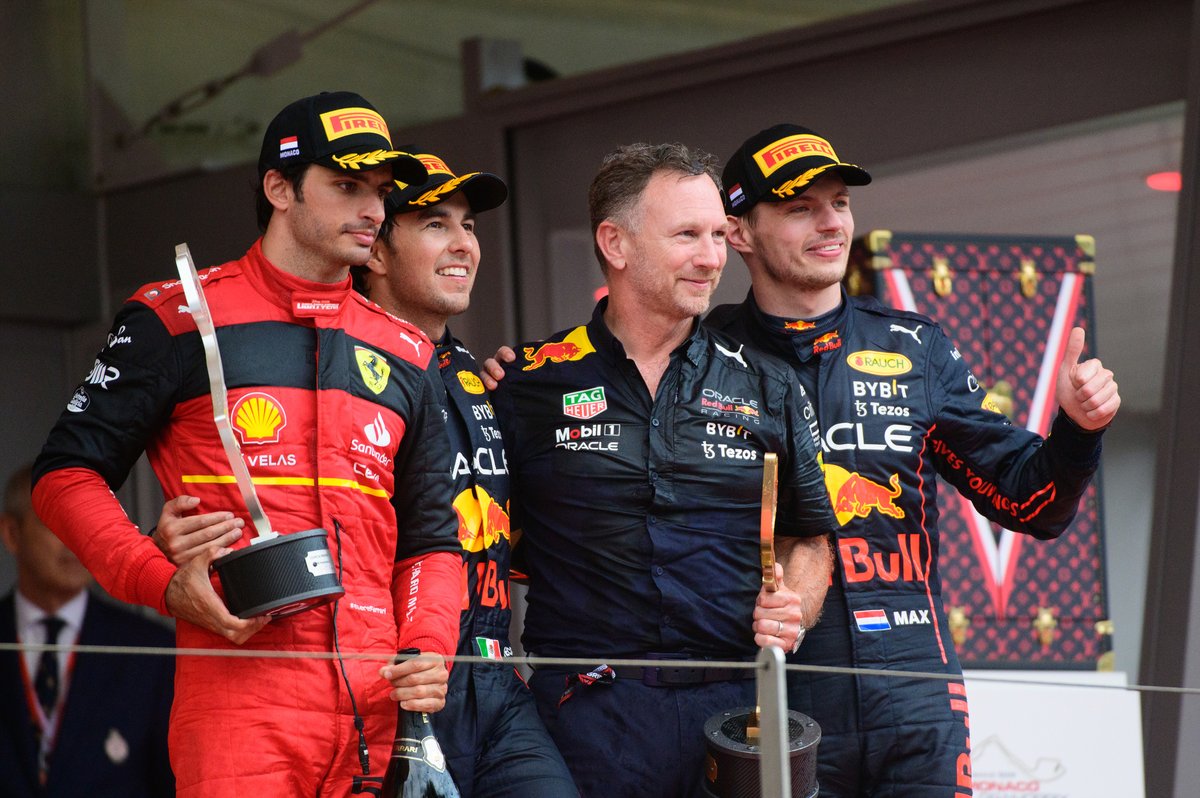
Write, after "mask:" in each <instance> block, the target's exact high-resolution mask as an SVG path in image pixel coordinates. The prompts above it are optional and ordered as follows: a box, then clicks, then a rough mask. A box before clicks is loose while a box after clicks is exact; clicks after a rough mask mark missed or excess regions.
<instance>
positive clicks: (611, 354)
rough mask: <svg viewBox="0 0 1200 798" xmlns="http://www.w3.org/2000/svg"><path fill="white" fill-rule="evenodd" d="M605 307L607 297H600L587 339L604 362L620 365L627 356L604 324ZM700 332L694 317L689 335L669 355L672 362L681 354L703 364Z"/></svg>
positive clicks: (706, 349) (620, 344)
mask: <svg viewBox="0 0 1200 798" xmlns="http://www.w3.org/2000/svg"><path fill="white" fill-rule="evenodd" d="M607 307H608V297H602V298H601V299H600V301H599V302H597V303H596V307H595V308H594V309H593V310H592V320H591V321H589V322H588V324H587V331H588V338H590V339H591V341H592V345H593V346H595V347H596V351H597V352H598V353H600V355H601V356H602V357H603V358H604V359H605V360H608V361H609V362H612V363H622V362H624V361H626V360H628V359H629V355H627V354H626V353H625V345H624V344H622V343H621V341H620V340H619V339H617V337H616V336H614V335H613V334H612V331H611V330H609V329H608V325H607V324H606V323H605V322H604V311H605V309H606V308H607ZM701 330H702V328H701V325H700V317H699V316H696V317H695V318H694V319H692V331H691V333H689V334H688V337H687V338H686V339H684V342H683V343H682V344H680V345H679V346H678V347H676V348H675V351H673V352H672V353H671V359H672V360H674V359H675V357H676V356H677V355H680V354H682V355H684V356H686V357H687V359H688V360H690V361H691V362H692V364H693V365H697V366H698V365H700V364H701V363H703V362H704V357H705V354H706V353H707V351H708V347H707V344H706V343H705V340H706V339H705V337H704V335H703V334H702V333H701Z"/></svg>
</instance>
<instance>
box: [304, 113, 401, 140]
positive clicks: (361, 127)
mask: <svg viewBox="0 0 1200 798" xmlns="http://www.w3.org/2000/svg"><path fill="white" fill-rule="evenodd" d="M321 126H322V127H324V128H325V138H326V139H328V140H329V141H336V140H337V139H340V138H342V137H343V136H353V135H354V134H355V133H377V134H379V135H380V136H383V137H384V138H386V139H387V140H388V141H391V136H390V135H389V134H388V128H387V123H386V122H384V121H383V117H382V116H380V115H379V114H377V113H375V112H374V111H372V110H371V109H370V108H339V109H337V110H336V111H326V112H325V113H323V114H321Z"/></svg>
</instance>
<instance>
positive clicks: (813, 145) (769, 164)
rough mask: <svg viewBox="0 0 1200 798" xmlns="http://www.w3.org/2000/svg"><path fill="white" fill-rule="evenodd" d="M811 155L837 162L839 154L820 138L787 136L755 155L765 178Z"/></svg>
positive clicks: (755, 159) (805, 135)
mask: <svg viewBox="0 0 1200 798" xmlns="http://www.w3.org/2000/svg"><path fill="white" fill-rule="evenodd" d="M810 155H822V156H824V157H826V158H831V159H833V160H835V161H837V160H838V157H837V153H835V152H834V151H833V147H832V146H830V144H829V142H828V141H826V140H825V139H823V138H821V137H820V136H810V135H808V134H802V135H797V136H787V137H785V138H781V139H779V140H778V141H774V142H772V143H770V144H768V145H767V146H765V147H763V148H762V149H761V150H759V151H758V152H756V153H754V162H755V163H757V164H758V168H759V170H761V171H762V175H763V177H769V176H770V175H771V174H772V173H774V172H776V171H777V170H779V169H780V168H782V167H783V166H784V165H786V164H788V163H790V162H792V161H794V160H796V159H797V158H806V157H808V156H810Z"/></svg>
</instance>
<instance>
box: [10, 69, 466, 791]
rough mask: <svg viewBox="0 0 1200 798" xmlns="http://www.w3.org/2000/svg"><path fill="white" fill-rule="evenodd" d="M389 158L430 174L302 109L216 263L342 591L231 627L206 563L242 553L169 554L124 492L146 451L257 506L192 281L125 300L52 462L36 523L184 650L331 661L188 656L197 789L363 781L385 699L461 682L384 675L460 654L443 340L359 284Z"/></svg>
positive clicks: (313, 106) (51, 442)
mask: <svg viewBox="0 0 1200 798" xmlns="http://www.w3.org/2000/svg"><path fill="white" fill-rule="evenodd" d="M350 117H353V118H354V119H356V120H358V121H359V122H360V123H361V124H358V125H357V127H350V126H346V125H345V124H344V121H345V119H346V118H350ZM330 120H332V121H330ZM339 125H341V126H342V127H339ZM345 130H350V131H351V132H348V133H347V132H344V131H345ZM355 130H357V131H365V132H354V131H355ZM331 131H332V132H331ZM339 131H343V132H341V133H340V134H339ZM288 157H293V158H295V159H296V160H295V163H297V164H299V165H301V169H300V170H299V173H298V174H297V172H296V171H295V170H294V169H293V171H292V172H291V174H290V176H289V175H288V174H287V173H286V172H287V170H289V169H291V168H292V163H283V162H281V159H285V158H288ZM393 165H395V167H396V172H397V174H398V175H400V174H403V175H406V177H405V178H404V179H413V180H421V179H423V174H424V169H423V167H420V165H419V163H418V162H416V161H415V160H413V159H411V158H409V157H408V156H406V155H405V154H403V153H400V152H398V151H396V150H393V149H392V147H391V144H390V142H389V140H388V138H387V134H386V126H385V125H383V120H382V119H381V118H380V117H379V116H378V114H377V113H375V111H374V110H373V109H371V108H370V106H369V105H368V104H367V103H366V101H365V100H363V99H362V98H361V97H359V96H357V95H353V94H349V93H345V92H339V93H333V94H322V95H318V96H315V97H309V98H305V99H303V100H300V101H297V102H296V103H293V104H292V105H290V106H288V107H287V108H285V109H284V110H283V111H282V112H280V114H279V116H277V117H276V119H275V121H274V122H272V124H271V126H269V127H268V129H267V134H266V138H265V140H264V147H263V154H262V156H261V157H260V175H262V177H263V182H262V187H263V198H265V200H266V201H267V202H268V203H270V207H269V208H268V209H267V211H266V215H265V220H264V218H263V215H262V214H260V222H264V221H265V227H266V232H265V233H264V236H263V238H262V239H260V240H259V241H258V242H256V243H255V244H254V245H253V246H252V247H251V248H250V250H249V252H247V253H246V255H244V256H243V257H242V258H241V259H239V260H236V261H232V262H230V263H225V264H222V265H220V266H217V267H213V268H211V269H208V270H206V271H204V272H203V273H202V276H201V280H202V282H203V286H204V291H205V295H206V297H207V300H208V304H209V307H210V309H211V312H212V316H213V321H214V324H215V326H216V328H217V337H218V339H219V342H220V346H221V352H222V359H223V361H224V376H225V380H226V383H227V385H228V388H229V402H230V404H229V407H228V411H229V416H230V420H231V422H232V425H233V427H234V431H235V434H236V436H237V438H238V442H239V444H240V446H241V452H242V456H243V458H244V460H245V462H246V465H247V467H248V470H249V473H250V475H251V477H252V479H253V481H254V483H255V485H256V490H257V492H258V496H259V499H260V501H261V502H262V505H263V508H264V510H265V513H266V515H267V517H268V518H269V519H270V521H271V523H272V525H273V526H274V529H275V530H276V531H278V532H280V533H289V532H298V531H303V530H308V529H313V528H323V529H325V530H326V531H327V532H328V543H329V548H330V551H331V554H332V557H333V564H334V567H335V569H336V570H337V572H338V574H339V576H340V581H341V584H342V585H343V587H344V588H345V591H346V592H345V595H344V596H343V597H342V598H341V599H340V600H338V601H337V602H335V603H333V604H325V605H323V606H320V607H317V608H315V609H309V610H307V611H304V612H301V613H299V614H296V615H292V616H289V617H285V618H278V619H272V620H271V621H270V622H267V621H266V619H265V618H257V619H249V620H241V619H238V618H236V617H233V616H232V615H231V614H229V612H228V611H227V610H226V609H225V608H224V605H223V604H222V602H221V600H220V598H219V595H218V593H217V592H215V590H216V587H217V581H216V579H215V577H213V578H211V579H210V577H209V575H208V567H209V565H210V563H211V562H212V560H213V559H214V558H215V557H217V556H218V555H219V554H221V553H223V552H224V551H227V550H226V549H217V548H215V547H211V548H209V549H208V550H207V551H205V553H204V554H202V555H201V556H196V557H194V558H193V559H191V560H190V561H189V562H188V563H187V564H186V565H184V566H181V567H179V568H176V567H175V566H173V565H172V564H171V562H170V561H169V560H168V559H167V557H166V556H165V555H164V554H163V553H161V552H160V551H159V549H158V548H157V547H156V546H155V544H154V542H153V541H152V540H151V539H150V538H148V537H145V536H143V535H141V534H139V532H138V530H137V528H136V527H135V526H134V525H133V524H132V523H131V522H130V521H129V520H128V519H127V518H126V517H125V515H124V513H123V511H122V510H121V507H120V505H119V504H117V502H116V500H115V498H114V497H113V495H112V493H111V492H110V488H112V489H115V488H116V487H117V486H119V485H120V484H121V483H122V482H123V481H124V479H125V478H126V476H127V474H128V472H129V470H130V469H131V467H132V466H133V464H134V461H135V460H136V459H137V458H138V456H139V455H140V454H141V453H142V451H143V450H145V452H146V454H147V455H148V457H149V460H150V463H151V465H152V466H153V468H154V471H155V474H156V475H157V477H158V479H159V482H160V484H161V485H162V488H163V491H164V493H165V494H166V495H167V496H170V497H174V496H179V495H182V494H190V495H192V496H195V497H198V498H199V500H200V502H199V508H200V509H201V510H216V509H226V508H227V509H230V510H235V511H236V512H238V513H239V514H242V515H243V516H244V513H245V510H244V505H243V502H242V500H241V498H240V494H239V493H238V490H237V488H236V486H235V484H234V480H233V478H232V476H231V469H230V465H229V463H228V461H227V460H226V457H225V454H224V451H223V448H222V445H221V443H220V441H219V438H218V435H217V429H216V426H215V424H214V421H213V409H212V404H211V398H210V395H209V384H208V378H207V373H206V370H205V361H204V355H203V352H202V349H201V341H200V337H199V334H198V332H197V329H196V325H195V322H194V321H193V319H192V317H191V316H190V315H189V314H188V313H187V304H186V300H185V299H184V296H183V292H182V288H181V286H180V284H179V282H178V281H170V282H166V283H158V284H151V285H147V286H144V287H143V288H141V289H139V290H138V291H137V292H136V293H135V294H134V295H133V296H132V297H131V298H130V300H129V301H128V302H127V303H126V305H125V306H124V308H123V309H122V310H121V312H120V313H119V314H118V316H117V318H116V320H115V322H114V323H113V326H112V328H111V331H110V333H109V335H108V342H107V346H105V347H104V349H103V350H102V351H101V352H100V354H99V355H98V356H97V358H96V361H95V365H94V367H93V368H92V370H91V373H90V374H89V375H88V376H87V378H86V379H85V381H84V382H83V383H82V384H81V385H80V386H79V388H78V389H77V390H76V391H75V394H74V396H73V397H72V398H71V400H70V402H69V403H68V405H67V408H66V411H65V412H64V413H63V414H62V416H61V417H60V419H59V421H58V423H57V425H56V426H55V427H54V429H53V431H52V432H51V433H50V437H49V439H48V441H47V443H46V445H45V448H44V449H43V451H42V454H41V456H40V457H39V459H38V462H37V466H36V473H35V478H36V479H37V482H36V486H35V489H34V503H35V507H36V509H37V511H38V513H39V515H40V516H41V517H42V518H43V519H44V520H45V521H46V523H47V525H48V526H50V527H51V528H52V529H53V530H54V531H55V533H56V534H58V535H59V536H60V537H61V538H63V540H64V541H65V542H66V543H67V545H68V546H69V547H70V548H71V549H72V550H73V551H74V552H75V553H76V554H77V555H78V556H79V557H80V559H81V560H82V561H83V562H84V564H85V565H87V566H88V568H89V569H90V570H91V571H92V572H93V574H94V575H95V576H96V577H97V579H98V580H99V582H100V583H101V584H102V585H103V586H104V588H105V589H106V590H108V591H109V592H110V593H111V594H113V595H114V596H116V597H117V598H119V599H122V600H124V601H130V602H136V603H139V604H144V605H146V606H149V607H153V608H155V609H157V610H158V611H159V612H162V613H164V614H171V615H174V616H175V617H176V621H177V623H176V633H177V640H178V644H179V646H180V647H181V648H187V649H206V650H216V651H217V652H220V651H230V650H236V651H237V652H238V653H243V652H245V651H246V650H264V651H269V652H293V653H303V652H311V653H317V654H322V655H323V656H321V657H308V658H305V657H300V658H255V657H233V656H202V655H195V656H180V657H179V658H178V664H177V666H176V689H175V703H174V707H173V710H172V716H171V728H170V750H171V761H172V766H173V768H174V770H175V773H176V776H177V783H178V790H179V794H180V795H204V796H213V795H221V796H225V795H228V796H234V795H250V794H265V795H302V794H303V795H322V796H326V795H348V794H350V793H351V792H352V791H353V792H360V791H361V790H362V789H363V788H364V786H366V785H369V784H370V782H371V781H372V780H374V781H375V782H376V783H378V778H377V776H378V775H379V774H382V771H383V768H384V767H385V766H386V764H387V762H388V757H389V751H390V744H391V740H392V737H393V734H394V730H395V725H396V705H395V704H394V703H393V702H392V701H390V700H388V699H389V696H390V697H393V698H395V697H402V698H403V697H406V698H409V699H412V698H414V697H416V696H427V697H428V699H427V700H428V701H429V703H428V706H429V708H430V709H435V708H437V707H438V706H440V703H441V696H444V690H445V670H444V666H443V665H442V664H441V663H440V662H438V663H437V664H436V667H429V666H426V665H416V664H414V662H416V661H413V662H409V663H405V664H404V666H399V665H396V666H385V667H383V668H382V669H381V663H382V662H386V660H387V659H388V658H389V656H390V655H392V654H394V653H395V651H396V650H397V648H404V647H415V648H419V649H422V650H424V651H431V652H435V653H437V654H441V655H450V654H453V652H454V648H455V641H456V638H457V616H458V606H457V600H458V591H457V588H458V578H459V577H458V554H457V551H458V548H459V547H458V541H457V538H456V535H455V530H456V524H455V521H454V515H453V511H452V509H451V496H450V483H449V481H448V480H447V478H446V474H447V471H448V468H449V450H448V442H447V439H446V435H445V431H444V428H443V424H442V419H441V411H440V410H439V408H438V405H437V403H436V400H435V399H434V397H433V394H432V386H431V383H430V381H429V380H428V378H427V376H426V374H425V369H426V367H427V366H428V364H429V361H430V356H431V353H432V347H431V345H430V342H429V340H428V339H427V338H426V337H425V336H424V335H422V333H421V332H420V330H418V329H417V328H416V327H413V326H411V325H408V324H405V323H403V322H400V321H399V320H397V319H395V318H394V317H391V316H389V315H388V314H386V313H385V312H383V311H382V310H381V309H379V308H377V307H375V306H372V305H371V304H370V303H368V302H366V301H365V300H363V299H362V298H361V297H359V296H358V295H357V294H356V293H355V292H353V291H352V290H351V287H350V280H349V277H348V267H349V265H351V264H352V263H356V262H357V263H361V262H365V260H366V258H367V257H368V256H369V253H370V245H371V243H372V242H373V240H374V236H375V232H376V231H377V229H378V225H379V223H380V221H381V220H382V215H383V204H382V197H383V195H384V194H385V193H386V191H387V188H388V187H390V185H391V177H392V167H393ZM367 166H371V167H384V166H386V167H387V168H378V169H372V170H369V171H368V170H366V169H365V167H367ZM397 517H399V518H400V519H402V521H401V525H400V529H401V532H400V533H399V534H397ZM246 542H247V541H246V540H242V541H240V543H239V544H238V545H245V543H246ZM243 643H244V645H243ZM330 652H341V653H349V652H370V653H372V654H375V655H377V657H376V658H374V659H353V658H346V659H344V660H343V659H342V657H341V656H340V654H339V655H338V656H337V658H336V659H330V658H329V656H328V655H329V653H330ZM381 676H382V677H384V678H381ZM389 680H391V683H390V684H389ZM414 680H415V682H418V683H420V684H419V686H417V687H414V686H413V685H414ZM414 690H415V693H414ZM422 706H425V705H422ZM368 751H369V757H368ZM368 761H369V764H370V766H373V767H374V769H375V774H376V777H369V776H367V774H368V767H369V764H368ZM364 776H367V778H365V779H364Z"/></svg>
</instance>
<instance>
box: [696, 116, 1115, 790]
mask: <svg viewBox="0 0 1200 798" xmlns="http://www.w3.org/2000/svg"><path fill="white" fill-rule="evenodd" d="M869 181H870V176H869V175H867V173H866V172H864V171H863V170H862V169H860V168H858V167H857V166H854V165H852V164H847V163H843V162H841V161H840V160H838V158H837V156H836V154H835V153H834V150H833V147H832V146H831V145H830V144H829V142H828V141H827V140H825V139H823V138H821V137H820V136H818V135H817V134H815V133H813V132H812V131H811V130H807V129H805V128H801V127H797V126H795V125H777V126H775V127H772V128H769V129H767V130H764V131H762V132H760V133H758V134H756V135H755V136H753V137H751V138H750V139H749V140H748V141H747V142H746V143H745V144H743V145H742V147H741V148H740V149H739V150H738V151H737V152H736V153H735V154H734V155H733V157H732V158H731V159H730V161H729V163H728V164H727V165H726V167H725V173H724V183H725V192H726V209H727V210H728V212H729V213H730V216H731V221H732V223H733V225H734V226H733V228H732V229H731V230H730V234H729V241H730V244H732V245H733V247H734V248H735V249H736V250H738V252H740V253H741V254H742V256H743V258H744V259H745V261H746V264H747V266H748V268H749V269H750V274H751V278H752V282H753V289H752V291H751V294H750V296H749V297H747V299H746V301H745V302H744V303H742V304H741V305H737V306H732V305H726V306H722V307H720V308H717V309H715V310H714V311H713V312H712V313H711V314H710V315H709V317H708V319H707V323H708V324H710V325H712V326H714V327H716V328H717V329H720V330H722V331H724V332H726V333H728V334H730V335H732V336H733V337H735V338H737V339H738V340H740V341H743V342H745V343H746V344H748V345H750V346H753V347H757V348H758V349H761V350H762V351H765V352H769V353H771V354H774V355H777V356H780V357H782V358H783V359H785V360H787V361H788V362H789V363H790V364H791V366H792V369H793V371H794V372H795V374H796V377H797V379H798V380H799V381H800V383H801V384H802V385H803V386H804V388H805V391H806V393H807V394H808V396H809V397H810V398H811V399H812V401H813V402H814V403H815V406H816V414H815V418H816V422H814V424H813V427H812V431H813V435H814V440H815V441H816V442H817V444H818V449H819V450H820V451H821V453H822V456H823V460H824V470H825V481H826V485H827V486H828V488H829V490H830V494H831V496H832V499H833V505H834V507H833V509H834V513H835V514H836V516H837V520H838V525H839V526H838V530H837V532H836V534H835V537H836V546H837V552H836V555H837V556H836V564H835V567H834V574H835V575H834V578H833V584H832V586H831V587H830V589H829V592H828V594H827V595H826V599H825V605H824V610H823V615H822V617H821V622H820V623H819V624H816V625H815V626H814V625H813V624H814V623H815V622H816V618H808V619H806V625H807V626H809V627H812V628H811V629H810V630H809V632H808V634H807V637H806V638H805V640H804V643H803V645H801V647H800V649H799V651H798V653H797V654H795V655H792V656H791V657H789V662H791V663H799V664H806V665H823V666H838V667H846V666H855V667H862V668H872V669H887V670H898V671H905V670H907V671H931V672H938V673H948V674H959V673H961V669H960V667H959V664H958V658H957V656H956V655H955V651H954V645H953V642H952V641H951V639H950V634H949V630H948V629H947V624H946V616H945V612H944V610H943V607H942V599H941V585H940V582H939V579H938V569H937V556H938V526H937V512H938V508H937V501H936V490H937V481H936V479H935V475H940V476H942V477H943V478H945V480H946V481H947V482H949V483H950V484H951V485H953V486H954V487H955V488H957V489H958V490H959V491H960V492H961V493H962V494H963V496H964V497H966V498H967V499H969V500H970V501H971V502H972V503H973V504H974V505H975V507H976V508H977V509H978V510H979V512H980V513H982V514H983V515H984V516H986V517H988V518H990V519H992V520H994V521H996V522H997V523H1000V524H1002V525H1003V526H1005V527H1007V528H1009V529H1012V530H1015V531H1017V532H1024V533H1027V534H1030V535H1033V536H1034V537H1037V538H1041V539H1047V538H1053V537H1056V536H1058V535H1059V534H1061V533H1062V532H1063V531H1064V530H1065V529H1066V528H1067V526H1068V525H1069V524H1070V522H1071V519H1072V518H1073V517H1074V515H1075V510H1076V506H1077V504H1078V502H1079V499H1080V496H1081V495H1082V494H1083V491H1084V489H1085V488H1086V487H1087V484H1088V482H1089V480H1090V479H1091V476H1092V474H1093V473H1094V472H1095V470H1096V467H1097V465H1098V463H1099V459H1100V437H1101V435H1100V431H1101V430H1103V428H1104V427H1105V426H1107V425H1108V423H1109V422H1110V421H1111V419H1112V417H1113V415H1114V414H1115V413H1116V410H1117V407H1118V406H1119V404H1120V397H1119V396H1118V394H1117V386H1116V383H1114V382H1113V380H1112V373H1111V372H1110V371H1107V370H1106V369H1104V368H1103V367H1102V366H1101V364H1100V363H1099V361H1096V360H1090V361H1087V362H1084V363H1077V362H1076V361H1077V360H1078V359H1079V356H1080V352H1081V350H1082V348H1083V331H1082V330H1075V331H1074V333H1073V334H1072V338H1071V343H1070V344H1069V345H1068V347H1067V352H1066V355H1065V357H1064V361H1063V364H1062V365H1061V366H1060V369H1059V375H1058V387H1057V392H1056V398H1057V399H1058V402H1059V404H1060V406H1061V412H1060V413H1059V415H1058V418H1057V419H1056V420H1055V422H1054V424H1053V427H1052V429H1051V431H1050V434H1049V436H1048V437H1047V438H1046V439H1044V440H1043V439H1042V438H1040V437H1039V436H1037V435H1035V434H1033V433H1032V432H1028V431H1026V430H1024V429H1020V428H1017V427H1014V426H1013V425H1012V424H1011V423H1009V421H1008V419H1006V418H1005V417H1004V416H1002V415H1000V414H998V413H996V412H993V411H992V410H990V409H988V407H987V406H986V405H985V402H984V398H985V395H986V391H984V390H982V389H981V388H980V386H979V383H978V382H977V381H976V380H975V378H974V377H973V376H972V375H971V373H970V371H969V370H968V368H967V365H966V364H965V363H964V362H963V361H962V358H961V357H960V355H959V353H958V351H957V350H956V349H955V348H954V346H953V345H952V344H951V343H950V341H949V340H948V339H947V338H946V336H945V334H944V333H943V332H942V330H941V328H940V327H939V326H938V325H937V324H936V323H934V322H933V321H932V320H930V319H928V318H926V317H924V316H921V315H918V314H916V313H908V312H904V311H899V310H893V309H890V308H885V307H883V306H881V305H880V304H879V303H878V302H875V301H874V300H871V299H859V298H854V297H848V296H847V295H846V294H845V292H844V291H843V290H842V288H841V285H840V283H841V279H842V276H843V275H844V273H845V268H846V260H847V256H848V253H849V244H850V241H851V240H852V238H853V235H854V220H853V216H852V215H851V213H850V196H849V189H848V188H847V186H849V185H853V186H857V185H863V184H865V183H867V182H869ZM818 422H819V426H818ZM788 703H789V704H790V706H791V707H792V708H794V709H797V710H799V711H801V712H805V713H807V714H809V715H811V716H812V717H813V718H814V719H815V720H816V721H817V722H818V723H819V724H820V725H821V729H822V738H821V746H820V749H819V753H818V759H819V769H818V781H819V783H820V788H821V795H822V796H826V795H828V796H860V795H871V796H893V795H903V796H919V797H931V796H965V795H970V794H971V762H970V739H969V726H968V721H967V702H966V695H965V692H964V690H963V684H962V681H961V680H952V681H944V680H930V679H918V678H893V677H883V676H846V675H842V674H830V673H819V672H813V671H795V672H789V674H788Z"/></svg>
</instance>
